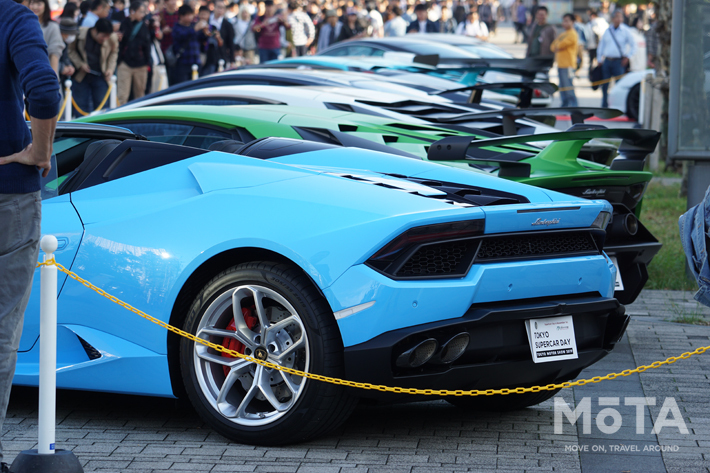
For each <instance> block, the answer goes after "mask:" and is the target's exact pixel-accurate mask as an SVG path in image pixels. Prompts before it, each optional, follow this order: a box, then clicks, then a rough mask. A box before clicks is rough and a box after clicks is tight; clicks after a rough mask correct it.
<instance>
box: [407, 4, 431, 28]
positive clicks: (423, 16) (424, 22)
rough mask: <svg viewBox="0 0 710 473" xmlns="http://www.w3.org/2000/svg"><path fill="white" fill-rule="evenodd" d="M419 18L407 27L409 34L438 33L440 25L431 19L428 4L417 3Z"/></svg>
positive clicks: (416, 13) (415, 12) (416, 10)
mask: <svg viewBox="0 0 710 473" xmlns="http://www.w3.org/2000/svg"><path fill="white" fill-rule="evenodd" d="M414 14H415V15H416V16H417V18H416V19H415V20H414V21H412V22H411V23H410V24H409V26H408V27H407V33H420V34H424V33H438V32H439V25H438V24H437V23H434V22H433V21H431V20H430V19H429V7H428V6H427V4H426V3H417V6H416V7H414Z"/></svg>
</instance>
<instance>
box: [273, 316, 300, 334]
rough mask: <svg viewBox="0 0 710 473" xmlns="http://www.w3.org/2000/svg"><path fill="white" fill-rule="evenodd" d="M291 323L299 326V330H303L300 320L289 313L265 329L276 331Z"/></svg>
mask: <svg viewBox="0 0 710 473" xmlns="http://www.w3.org/2000/svg"><path fill="white" fill-rule="evenodd" d="M291 324H296V325H298V326H299V328H300V329H301V331H303V327H302V326H301V320H300V319H299V318H298V317H296V316H295V315H291V316H289V317H286V318H285V319H283V320H279V321H278V322H276V323H275V324H273V325H270V326H269V328H268V329H267V333H276V332H278V331H279V330H281V329H282V328H284V327H288V326H289V325H291Z"/></svg>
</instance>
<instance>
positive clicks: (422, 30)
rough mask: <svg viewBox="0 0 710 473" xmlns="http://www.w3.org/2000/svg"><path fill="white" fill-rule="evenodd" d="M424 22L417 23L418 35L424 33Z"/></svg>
mask: <svg viewBox="0 0 710 473" xmlns="http://www.w3.org/2000/svg"><path fill="white" fill-rule="evenodd" d="M426 22H427V21H426V20H424V21H420V22H419V34H424V33H426Z"/></svg>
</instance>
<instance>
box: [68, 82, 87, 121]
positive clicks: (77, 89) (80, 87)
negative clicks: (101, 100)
mask: <svg viewBox="0 0 710 473" xmlns="http://www.w3.org/2000/svg"><path fill="white" fill-rule="evenodd" d="M89 80H90V79H89V76H88V74H87V75H86V76H85V77H84V80H83V81H81V82H77V81H75V80H73V81H72V85H71V93H72V97H73V98H74V102H76V105H77V107H79V108H80V109H81V110H82V111H83V112H84V113H87V114H88V113H91V109H90V108H89V107H90V106H91V87H89ZM74 110H75V111H74V116H77V117H81V116H82V114H81V113H80V112H79V111H78V110H77V108H76V107H75V108H74Z"/></svg>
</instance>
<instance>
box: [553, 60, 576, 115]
mask: <svg viewBox="0 0 710 473" xmlns="http://www.w3.org/2000/svg"><path fill="white" fill-rule="evenodd" d="M571 71H572V68H567V67H558V68H557V73H558V74H559V77H560V89H563V88H569V87H572V77H571V76H573V75H574V73H573V72H572V73H571ZM560 98H561V99H562V106H563V107H576V106H577V96H576V95H574V89H571V88H570V89H569V90H561V91H560Z"/></svg>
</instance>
